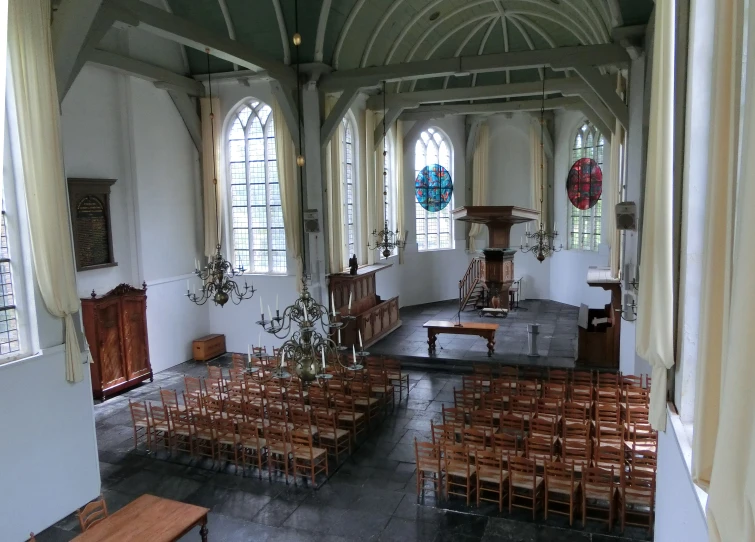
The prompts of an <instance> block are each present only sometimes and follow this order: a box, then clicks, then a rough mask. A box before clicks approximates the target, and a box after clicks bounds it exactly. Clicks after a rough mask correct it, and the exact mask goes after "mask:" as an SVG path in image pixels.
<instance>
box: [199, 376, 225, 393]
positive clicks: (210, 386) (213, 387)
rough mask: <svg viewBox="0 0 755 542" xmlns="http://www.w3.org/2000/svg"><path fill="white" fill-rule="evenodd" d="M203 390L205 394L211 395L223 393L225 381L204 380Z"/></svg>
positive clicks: (218, 379) (217, 379) (216, 379)
mask: <svg viewBox="0 0 755 542" xmlns="http://www.w3.org/2000/svg"><path fill="white" fill-rule="evenodd" d="M204 389H205V392H206V393H208V394H213V395H220V394H222V393H225V380H222V379H220V378H205V379H204Z"/></svg>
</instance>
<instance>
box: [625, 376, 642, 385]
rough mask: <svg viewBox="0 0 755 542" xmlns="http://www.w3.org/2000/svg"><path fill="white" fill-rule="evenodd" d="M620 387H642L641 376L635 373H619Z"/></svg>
mask: <svg viewBox="0 0 755 542" xmlns="http://www.w3.org/2000/svg"><path fill="white" fill-rule="evenodd" d="M620 381H621V387H622V388H626V387H635V386H636V387H638V388H641V387H642V376H637V375H621V379H620Z"/></svg>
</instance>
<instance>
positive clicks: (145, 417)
mask: <svg viewBox="0 0 755 542" xmlns="http://www.w3.org/2000/svg"><path fill="white" fill-rule="evenodd" d="M128 408H129V410H130V411H131V423H132V424H133V428H134V450H136V449H137V448H138V447H139V441H140V440H141V441H143V442H145V443H146V444H147V450H151V449H152V424H151V423H150V421H149V410H148V408H147V403H146V402H142V403H132V402H131V399H129V400H128Z"/></svg>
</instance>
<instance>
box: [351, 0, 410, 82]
mask: <svg viewBox="0 0 755 542" xmlns="http://www.w3.org/2000/svg"><path fill="white" fill-rule="evenodd" d="M402 2H403V0H394V2H393V3H392V4H391V6H390V7H389V8H388V10H387V11H386V12H385V13H384V14H383V16H382V17H381V18H380V21H379V22H378V25H377V26H376V27H375V30H374V31H373V32H372V35H371V36H370V40H369V41H368V42H367V46H366V47H365V48H364V52H363V53H362V61H361V62H360V63H359V65H360V66H361V67H363V68H364V67H365V66H367V58H369V56H370V52H372V46H373V45H375V40H376V39H377V37H378V35H380V31H381V30H382V29H383V26H384V25H385V23H386V21H387V20H388V18H389V17H390V16H391V15H392V14H393V12H394V11H396V9H397V8H398V7H399V6H400V5H401V3H402Z"/></svg>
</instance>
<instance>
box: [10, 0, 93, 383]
mask: <svg viewBox="0 0 755 542" xmlns="http://www.w3.org/2000/svg"><path fill="white" fill-rule="evenodd" d="M8 15H9V19H8V45H9V53H10V54H9V56H10V62H11V68H12V73H13V87H14V92H15V97H16V113H17V117H18V131H19V138H20V142H21V163H22V167H23V172H24V184H25V187H26V206H27V211H28V213H29V229H30V233H31V248H32V257H33V261H34V271H35V274H36V277H37V284H38V285H39V290H40V292H41V294H42V298H43V299H44V301H45V306H46V307H47V310H48V311H49V312H50V314H52V315H53V316H55V317H57V318H63V319H64V322H65V341H66V342H65V348H66V380H68V381H69V382H79V381H81V380H82V378H83V376H84V374H83V367H82V358H81V349H80V348H79V341H78V339H77V337H76V329H75V327H74V323H73V316H72V315H73V314H75V313H76V312H78V310H79V298H78V295H77V293H76V278H75V275H74V267H73V251H72V250H71V233H70V232H71V226H70V223H69V213H68V197H67V193H66V182H65V174H64V171H63V148H62V146H61V141H60V106H59V103H58V91H57V87H56V82H55V69H54V68H53V63H52V43H51V37H50V2H49V0H11V1H10V4H9V12H8Z"/></svg>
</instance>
